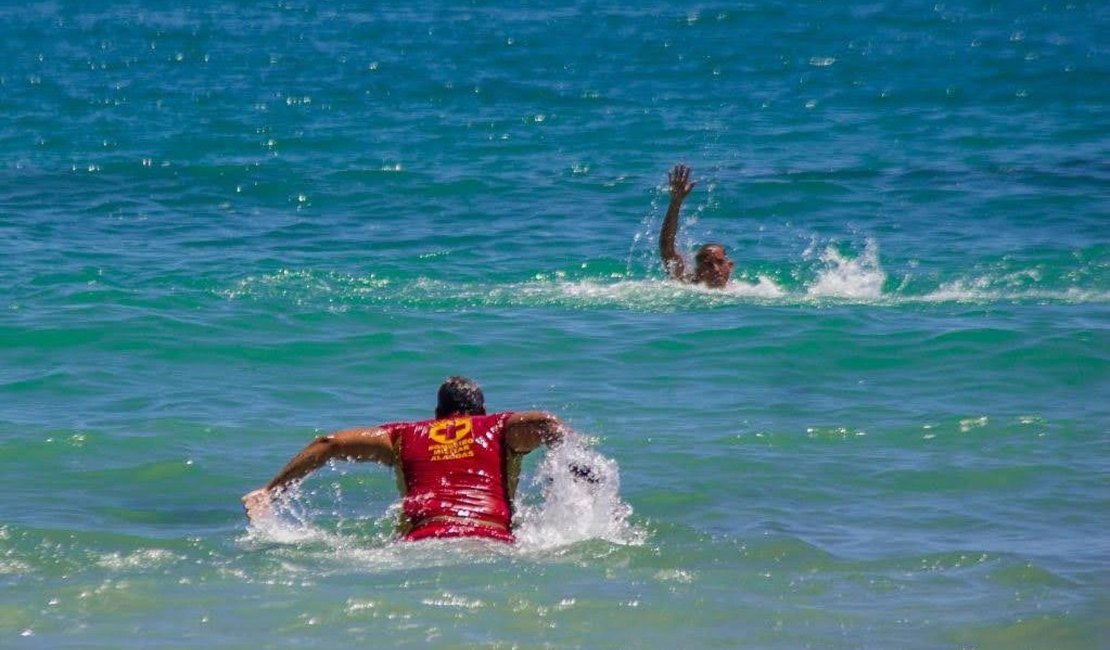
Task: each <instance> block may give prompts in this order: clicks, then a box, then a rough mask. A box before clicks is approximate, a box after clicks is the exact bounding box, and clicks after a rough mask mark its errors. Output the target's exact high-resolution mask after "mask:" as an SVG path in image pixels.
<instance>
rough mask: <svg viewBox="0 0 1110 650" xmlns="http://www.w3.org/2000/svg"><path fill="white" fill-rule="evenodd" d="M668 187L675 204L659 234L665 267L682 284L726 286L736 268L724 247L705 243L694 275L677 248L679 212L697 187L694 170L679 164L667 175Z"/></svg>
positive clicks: (696, 257) (668, 211)
mask: <svg viewBox="0 0 1110 650" xmlns="http://www.w3.org/2000/svg"><path fill="white" fill-rule="evenodd" d="M667 184H668V185H670V191H671V204H670V206H669V207H668V208H667V216H666V217H665V218H664V219H663V228H662V229H661V230H660V231H659V254H660V255H662V257H663V267H664V268H665V269H667V273H668V274H669V275H670V276H671V277H672V278H674V279H676V280H679V281H682V282H692V283H695V284H704V285H705V286H707V287H711V288H714V289H720V288H721V287H724V286H725V285H726V284H728V279H729V276H731V275H732V269H733V267H734V266H735V263H734V262H733V261H732V260H730V259H729V258H728V255H727V254H726V253H725V247H724V246H722V245H720V244H705V245H704V246H702V247H701V248H699V249H698V252H697V254H696V255H695V256H694V261H695V266H694V272H693V273H692V274H690V273H687V272H686V260H684V259H683V258H682V255H680V254H679V253H678V251H677V250H675V247H674V238H675V235H676V234H677V233H678V213H679V211H681V210H682V202H683V201H684V200H685V199H686V197H687V196H688V195H689V194H690V191H691V190H693V189H694V185H696V183H694V182H692V181H690V168H689V167H687V166H686V165H683V164H681V163H679V164H677V165H675V166H674V170H673V171H670V172H668V173H667Z"/></svg>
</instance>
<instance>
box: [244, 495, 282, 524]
mask: <svg viewBox="0 0 1110 650" xmlns="http://www.w3.org/2000/svg"><path fill="white" fill-rule="evenodd" d="M243 509H244V510H246V511H247V519H248V520H250V521H251V522H252V523H254V522H257V521H260V520H262V519H266V518H268V517H271V516H273V514H274V506H273V500H272V499H271V498H270V492H269V490H267V489H266V488H259V489H257V490H253V491H251V492H248V493H246V494H244V495H243Z"/></svg>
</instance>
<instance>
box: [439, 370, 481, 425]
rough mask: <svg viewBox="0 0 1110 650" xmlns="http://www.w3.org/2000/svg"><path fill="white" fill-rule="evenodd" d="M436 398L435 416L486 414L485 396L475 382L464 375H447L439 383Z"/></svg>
mask: <svg viewBox="0 0 1110 650" xmlns="http://www.w3.org/2000/svg"><path fill="white" fill-rule="evenodd" d="M436 399H437V403H436V417H437V418H446V417H451V416H452V415H485V414H486V396H485V395H483V394H482V389H481V388H480V387H479V386H478V384H477V382H474V381H472V380H470V379H467V378H466V377H459V376H457V375H456V376H454V377H448V378H447V381H445V382H443V384H441V385H440V387H439V393H438V394H437V396H436Z"/></svg>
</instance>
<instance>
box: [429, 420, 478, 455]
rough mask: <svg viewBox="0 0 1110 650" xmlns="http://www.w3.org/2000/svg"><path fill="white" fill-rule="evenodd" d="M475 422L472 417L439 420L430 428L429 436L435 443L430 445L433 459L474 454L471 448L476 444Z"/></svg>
mask: <svg viewBox="0 0 1110 650" xmlns="http://www.w3.org/2000/svg"><path fill="white" fill-rule="evenodd" d="M473 433H474V424H473V423H472V422H471V421H470V418H457V419H454V420H439V421H438V422H435V423H433V424H432V426H431V428H429V429H428V437H429V438H431V440H432V442H433V443H437V444H432V445H430V446H429V451H430V452H431V454H432V460H454V459H456V458H469V457H471V456H473V455H474V450H473V449H471V448H470V446H471V445H473V444H474V438H473V437H472V434H473Z"/></svg>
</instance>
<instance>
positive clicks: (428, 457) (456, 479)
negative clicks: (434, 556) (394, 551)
mask: <svg viewBox="0 0 1110 650" xmlns="http://www.w3.org/2000/svg"><path fill="white" fill-rule="evenodd" d="M511 415H512V413H495V414H493V415H475V416H462V417H455V418H445V419H442V420H425V421H423V422H397V423H394V424H388V425H385V428H386V429H387V430H388V431H389V436H390V440H391V441H392V443H393V448H394V450H395V452H396V455H397V462H396V467H397V472H398V486H399V487H400V488H401V492H402V494H403V495H404V500H403V502H402V509H403V511H404V516H405V519H407V524H408V526H407V527H408V528H410V530H409V531H408V534H407V535H406V536H407V537H408V538H409V539H414V538H418V537H419V536H420V535H419V533H420V531H421V529H422V528H425V527H429V526H437V527H438V528H440V529H442V528H443V527H444V524H445V523H449V524H458V525H452V526H449V527H448V528H447V529H448V531H449V534H443V535H440V534H437V535H435V536H437V537H441V536H442V537H463V536H467V537H468V536H476V537H490V536H493V537H504V536H509V539H510V540H511V536H510V535H509V525H510V521H511V518H512V510H511V504H510V496H509V487H508V483H507V481H506V476H505V471H506V470H505V454H504V442H505V435H504V434H505V423H506V422H507V421H508V419H509V417H510V416H511ZM466 520H472V521H474V523H475V524H478V525H475V526H468V525H466V523H467V522H466ZM451 531H453V534H450V533H451ZM490 532H497V533H498V535H490V534H489V533H490Z"/></svg>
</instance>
